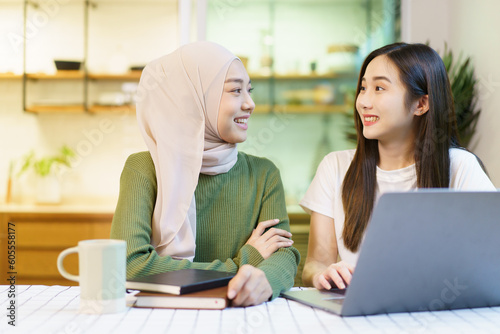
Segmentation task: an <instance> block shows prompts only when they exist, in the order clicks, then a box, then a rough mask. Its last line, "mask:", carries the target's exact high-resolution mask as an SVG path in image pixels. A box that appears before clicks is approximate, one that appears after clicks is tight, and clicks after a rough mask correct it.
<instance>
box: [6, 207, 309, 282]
mask: <svg viewBox="0 0 500 334" xmlns="http://www.w3.org/2000/svg"><path fill="white" fill-rule="evenodd" d="M89 209H91V208H89ZM86 211H87V212H86ZM91 211H92V210H87V209H84V210H82V209H78V210H65V208H64V207H56V208H54V209H50V208H48V209H47V207H44V209H43V210H41V209H40V208H38V207H37V206H34V207H32V208H29V209H28V210H27V209H26V208H24V207H23V208H22V209H21V210H19V209H18V208H12V207H9V206H4V207H3V208H2V210H1V211H0V226H1V228H0V245H1V249H3V250H6V249H7V245H8V241H9V240H15V245H16V253H15V264H14V269H13V270H10V269H9V263H8V261H7V260H8V254H7V253H6V252H5V253H4V254H2V257H3V258H2V261H1V262H0V263H1V268H0V270H1V276H0V277H1V278H2V279H3V280H4V281H5V280H6V279H7V278H8V277H9V274H8V273H9V272H15V273H16V276H17V277H16V284H46V285H53V284H58V285H78V283H77V282H73V281H69V280H67V279H65V278H63V277H62V276H61V275H60V274H59V271H58V270H57V257H58V255H59V253H60V252H61V251H63V250H64V249H66V248H69V247H74V246H76V245H77V244H78V241H80V240H87V239H109V236H110V231H111V222H112V219H113V213H112V210H95V212H91ZM289 217H290V229H291V232H292V234H293V240H294V247H295V248H297V249H298V250H299V252H300V254H301V261H300V264H299V267H298V272H297V276H296V278H295V286H301V284H302V269H303V266H304V262H305V259H306V256H307V242H308V237H309V218H310V217H309V215H307V214H304V213H295V214H290V215H289ZM9 223H11V224H9ZM9 227H10V228H11V230H10V232H13V231H14V232H15V234H9ZM9 235H15V237H11V239H9ZM64 267H65V268H67V270H68V271H69V272H70V273H72V274H75V275H76V274H78V256H77V255H75V254H71V255H69V256H67V258H66V259H65V261H64Z"/></svg>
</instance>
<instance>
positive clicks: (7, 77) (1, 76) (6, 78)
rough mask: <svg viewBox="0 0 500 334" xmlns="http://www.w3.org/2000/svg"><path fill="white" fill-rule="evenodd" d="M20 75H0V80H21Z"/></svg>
mask: <svg viewBox="0 0 500 334" xmlns="http://www.w3.org/2000/svg"><path fill="white" fill-rule="evenodd" d="M22 77H23V76H22V75H21V74H14V73H0V80H2V79H3V80H10V79H22Z"/></svg>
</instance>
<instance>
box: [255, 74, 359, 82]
mask: <svg viewBox="0 0 500 334" xmlns="http://www.w3.org/2000/svg"><path fill="white" fill-rule="evenodd" d="M249 76H250V79H252V80H271V79H275V80H332V79H339V78H351V77H352V76H353V74H352V73H344V72H342V73H327V74H315V73H311V74H293V73H291V74H273V75H262V74H259V73H249Z"/></svg>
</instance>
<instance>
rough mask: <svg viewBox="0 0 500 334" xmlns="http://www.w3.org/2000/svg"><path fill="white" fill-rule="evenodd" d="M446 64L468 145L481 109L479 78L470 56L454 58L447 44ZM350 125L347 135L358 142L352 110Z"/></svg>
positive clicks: (462, 140) (460, 131) (459, 128)
mask: <svg viewBox="0 0 500 334" xmlns="http://www.w3.org/2000/svg"><path fill="white" fill-rule="evenodd" d="M441 58H442V59H443V63H444V66H445V67H446V71H447V72H448V77H449V78H450V85H451V91H452V94H453V100H454V104H455V114H456V118H457V131H458V135H459V138H460V144H461V145H462V146H464V147H467V146H468V145H469V143H470V140H471V138H472V136H473V135H474V133H475V131H476V125H477V121H478V119H479V114H480V113H481V110H480V109H478V108H477V105H476V104H477V96H476V94H477V91H476V83H477V80H476V79H475V78H474V66H473V65H472V62H471V59H470V57H467V58H465V59H463V57H462V55H460V56H459V57H458V58H457V59H455V58H454V56H453V52H452V51H451V50H450V49H448V45H447V44H445V48H444V52H443V55H442V56H441ZM346 116H347V118H348V120H347V122H348V126H346V129H345V136H346V138H347V139H348V140H349V141H351V142H354V143H355V142H356V130H355V128H354V120H353V117H352V112H349V113H346Z"/></svg>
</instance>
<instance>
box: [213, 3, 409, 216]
mask: <svg viewBox="0 0 500 334" xmlns="http://www.w3.org/2000/svg"><path fill="white" fill-rule="evenodd" d="M399 12H400V1H399V0H310V1H306V0H286V1H285V0H274V1H273V0H267V1H264V0H254V1H239V0H232V1H228V0H224V1H223V0H214V1H209V2H208V8H207V40H210V41H214V42H217V43H220V44H222V45H224V46H225V47H227V48H228V49H230V50H231V51H233V52H234V53H235V54H237V55H239V56H240V57H242V58H243V60H244V62H246V67H247V70H248V72H249V74H250V77H251V79H252V85H253V86H254V88H255V89H254V93H253V98H254V101H255V103H256V105H257V107H256V110H255V112H254V114H253V115H252V117H251V119H250V123H249V129H248V140H247V141H246V142H245V143H243V144H240V145H239V149H240V150H242V151H245V152H247V153H249V154H254V155H258V156H264V157H268V158H270V159H271V160H272V161H273V162H274V163H275V164H276V165H277V166H278V167H279V168H280V170H281V174H282V178H283V182H284V186H285V192H286V197H287V204H288V206H289V211H290V212H294V211H298V212H300V211H301V209H300V208H299V207H298V206H297V204H298V201H299V200H300V199H301V197H302V196H303V195H304V193H305V191H306V189H307V187H308V186H309V184H310V182H311V180H312V177H313V176H314V174H315V172H316V168H317V166H318V164H319V162H320V161H321V159H322V158H323V157H324V156H325V155H326V154H327V153H328V152H331V151H335V150H343V149H349V148H353V147H354V146H355V144H354V142H353V141H351V140H349V139H347V132H348V131H349V130H352V116H346V114H349V115H352V112H353V103H354V101H353V96H354V91H355V86H356V81H357V75H358V72H359V68H360V66H361V62H362V61H363V59H364V57H366V55H367V54H368V53H369V52H371V51H372V50H373V49H376V48H378V47H380V46H383V45H385V44H389V43H392V42H395V41H397V40H398V39H399V36H400V32H399Z"/></svg>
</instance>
